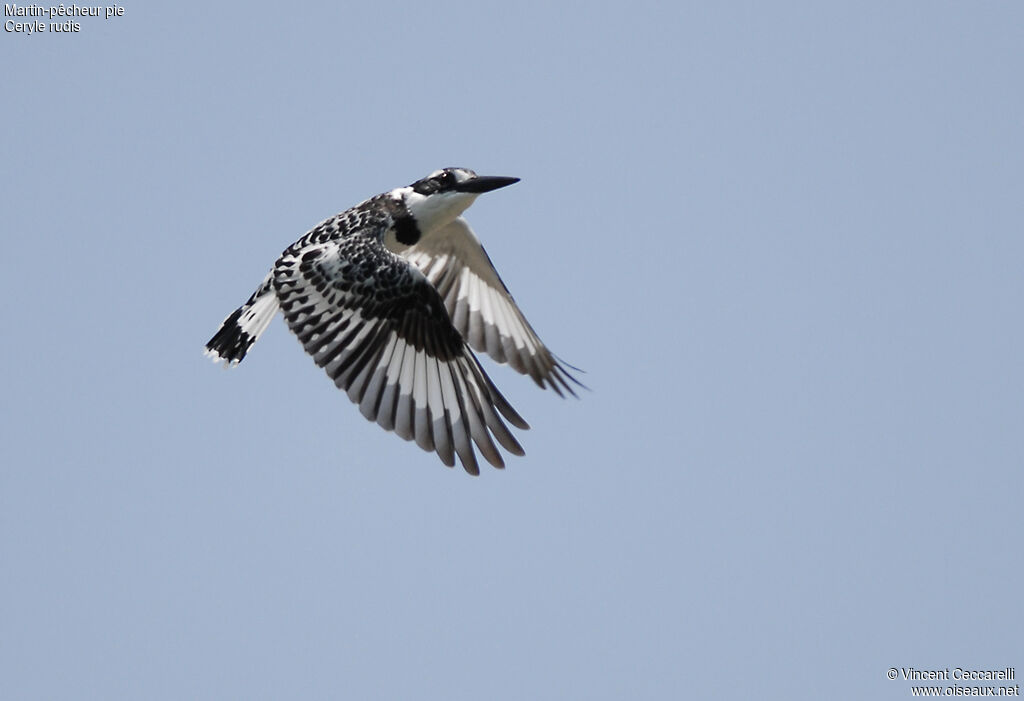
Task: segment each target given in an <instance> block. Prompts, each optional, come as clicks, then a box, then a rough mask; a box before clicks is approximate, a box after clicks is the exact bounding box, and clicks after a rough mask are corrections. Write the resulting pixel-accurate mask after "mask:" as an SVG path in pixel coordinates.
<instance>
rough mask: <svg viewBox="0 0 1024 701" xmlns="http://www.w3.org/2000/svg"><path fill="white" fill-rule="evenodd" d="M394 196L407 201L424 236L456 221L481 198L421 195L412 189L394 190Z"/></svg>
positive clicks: (469, 194)
mask: <svg viewBox="0 0 1024 701" xmlns="http://www.w3.org/2000/svg"><path fill="white" fill-rule="evenodd" d="M393 195H394V196H396V197H401V198H403V199H404V200H405V206H406V207H408V209H409V214H411V215H412V217H413V219H415V220H416V226H417V227H418V228H419V230H420V233H421V234H422V235H424V236H426V235H427V234H428V233H430V232H432V231H434V230H435V229H439V228H441V227H442V226H446V225H448V224H450V223H451V222H453V221H455V218H456V217H458V216H459V215H460V214H462V213H463V212H465V211H466V210H467V209H469V206H470V205H471V204H473V202H474V201H475V200H476V198H477V197H478V196H479V195H478V193H472V192H442V193H437V194H433V195H421V194H420V193H418V192H416V191H415V190H413V189H412V188H411V187H403V188H399V189H397V190H394V191H393Z"/></svg>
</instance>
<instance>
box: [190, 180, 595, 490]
mask: <svg viewBox="0 0 1024 701" xmlns="http://www.w3.org/2000/svg"><path fill="white" fill-rule="evenodd" d="M516 182H519V178H510V177H503V176H479V175H477V174H476V173H474V172H473V171H471V170H468V169H466V168H445V169H443V170H438V171H434V172H433V173H431V174H430V175H428V176H427V177H425V178H423V179H421V180H417V181H416V182H414V183H413V184H412V185H409V186H407V187H400V188H396V189H394V190H391V191H390V192H385V193H382V194H380V195H377V196H376V197H371V198H370V199H368V200H366V201H365V202H362V203H361V204H358V205H356V206H355V207H352V208H351V209H348V210H346V211H344V212H342V213H340V214H337V215H335V216H333V217H331V218H329V219H326V220H325V221H323V222H321V223H320V224H318V225H317V226H315V227H314V228H313V229H312V230H311V231H309V232H308V233H307V234H306V235H305V236H303V237H302V238H300V239H299V240H298V241H296V242H295V243H293V244H292V245H291V246H289V247H288V248H287V249H285V251H284V252H283V253H282V254H281V256H280V257H279V258H278V259H277V261H276V262H275V263H274V267H273V269H272V270H271V271H270V272H269V273H268V274H267V276H266V277H265V278H264V280H263V283H262V284H261V285H260V286H259V287H258V288H257V289H256V291H255V292H254V293H253V294H252V296H251V297H249V299H248V300H247V301H246V302H245V304H243V305H242V306H241V307H239V308H238V309H236V310H235V311H234V312H232V313H231V314H230V315H229V316H228V317H227V318H226V319H225V320H224V322H223V323H222V324H221V325H220V329H219V330H218V331H217V333H216V334H214V336H213V338H211V339H210V341H209V342H208V343H207V344H206V351H205V352H206V355H208V356H210V357H211V358H213V360H214V361H223V362H224V364H225V365H226V366H227V367H232V366H234V365H237V364H238V363H240V362H241V361H242V359H244V358H245V355H246V353H247V352H248V351H249V348H251V347H252V344H253V343H255V342H256V340H257V339H258V338H259V337H260V335H261V334H262V333H263V332H264V331H265V330H266V328H267V326H268V325H269V324H270V321H271V320H272V319H273V318H274V316H275V315H276V314H277V312H278V311H281V312H282V313H283V314H284V319H285V322H286V323H287V324H288V328H289V329H291V331H292V333H294V334H295V335H296V336H297V337H298V339H299V341H300V342H301V343H302V346H303V348H305V350H306V352H307V353H308V354H309V355H311V356H312V357H313V360H314V361H315V362H316V364H317V365H318V366H320V367H322V368H323V369H324V370H325V371H326V372H327V375H328V377H330V378H331V379H332V380H333V381H334V384H335V385H336V386H337V387H338V388H339V389H341V390H343V391H345V392H346V393H347V394H348V396H349V399H351V400H352V401H353V402H355V403H356V404H358V405H359V410H360V412H362V414H363V416H365V417H366V418H367V419H369V420H370V421H376V422H377V423H378V424H379V425H380V426H381V427H382V428H384V429H386V430H388V431H394V432H395V433H396V434H397V435H399V436H401V437H402V438H404V439H405V440H407V441H408V440H415V441H416V444H417V445H418V446H419V447H421V448H422V449H424V450H426V451H433V452H436V453H437V455H438V457H440V459H441V461H442V462H443V463H444V464H445V465H447V466H449V467H452V466H454V465H455V455H458V457H459V460H460V462H461V463H462V466H463V468H464V469H465V470H466V472H468V473H470V474H472V475H477V474H479V473H480V469H479V466H478V463H477V459H476V454H475V451H474V448H473V445H474V444H475V445H476V449H477V450H479V451H480V453H481V454H482V455H483V456H484V458H485V459H486V460H487V462H489V463H490V464H492V465H494V466H495V467H498V468H501V467H504V465H505V463H504V460H503V458H502V455H501V453H500V452H499V451H498V448H497V446H496V445H495V443H494V440H492V437H493V439H496V440H497V442H498V443H499V444H500V445H501V446H502V447H503V448H504V449H505V450H506V451H508V452H509V453H512V454H514V455H523V448H522V446H520V444H519V442H518V441H517V440H516V438H515V436H513V435H512V432H511V430H510V429H509V428H508V426H507V425H506V424H505V422H506V421H507V422H508V423H510V424H512V426H514V427H516V428H519V429H523V430H525V429H528V428H529V425H528V424H527V423H526V421H524V420H523V418H522V417H521V416H520V415H519V414H518V413H517V412H516V411H515V409H513V408H512V406H511V405H510V404H509V403H508V401H507V400H506V399H505V397H503V396H502V394H501V392H499V391H498V389H497V387H495V386H494V383H493V382H492V381H491V379H490V378H489V377H488V376H487V373H486V372H484V369H483V368H482V367H481V366H480V363H479V361H478V360H477V358H476V356H475V355H474V353H473V349H475V350H477V351H481V352H485V353H487V354H488V355H489V356H491V358H492V359H494V360H495V361H497V362H499V363H507V364H508V365H510V366H511V367H512V368H514V369H515V370H517V371H518V372H520V373H522V374H524V375H529V376H530V377H531V378H533V380H534V382H536V383H537V385H539V386H540V387H541V388H545V387H549V388H551V389H553V390H554V391H555V392H556V393H558V395H559V396H564V395H563V391H564V392H567V393H569V394H571V395H573V396H576V393H575V391H574V390H573V385H579V386H582V385H580V383H579V381H578V380H577V379H576V378H575V377H573V376H572V374H571V373H570V372H569V368H571V367H572V366H569V365H568V364H567V363H564V362H563V361H561V360H559V359H558V358H557V357H555V356H554V355H553V354H552V353H551V351H549V350H548V349H547V347H546V346H545V345H544V344H543V343H542V342H541V340H540V339H539V338H538V337H537V334H536V333H535V332H534V330H533V328H532V327H531V326H530V324H529V322H527V321H526V318H525V317H524V316H523V313H522V312H521V311H520V310H519V307H518V306H516V303H515V300H513V299H512V295H511V294H509V291H508V288H507V287H505V284H504V283H503V282H502V281H501V278H500V277H499V276H498V273H497V271H496V270H495V269H494V266H493V264H492V263H491V260H490V258H489V257H488V255H487V253H486V252H485V251H484V249H483V246H481V245H480V241H479V240H478V239H477V237H476V235H475V234H474V233H473V230H472V229H470V227H469V224H468V223H467V222H466V220H465V219H464V218H463V217H462V216H461V215H462V213H463V212H464V211H465V210H466V209H467V208H468V207H469V206H470V205H471V204H473V202H474V201H475V200H476V198H477V197H478V196H479V195H481V194H483V193H485V192H490V191H492V190H497V189H498V188H502V187H505V186H507V185H511V184H513V183H516ZM572 369H575V368H572ZM503 419H504V420H503Z"/></svg>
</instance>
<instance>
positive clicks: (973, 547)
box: [0, 2, 1024, 700]
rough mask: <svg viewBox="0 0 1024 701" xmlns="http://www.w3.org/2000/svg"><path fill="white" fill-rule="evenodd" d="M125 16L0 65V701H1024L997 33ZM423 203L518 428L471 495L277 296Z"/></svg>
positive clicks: (705, 8)
mask: <svg viewBox="0 0 1024 701" xmlns="http://www.w3.org/2000/svg"><path fill="white" fill-rule="evenodd" d="M628 5H629V6H628V7H627V3H613V4H602V3H573V4H562V3H550V2H543V3H540V2H538V3H521V2H520V3H485V2H475V3H466V4H454V3H447V2H415V3H410V2H392V3H365V4H362V5H356V4H352V3H333V2H332V3H327V2H324V3H319V2H304V3H299V4H297V5H295V6H288V5H285V4H281V3H262V4H261V3H238V4H235V5H227V4H223V5H217V6H214V7H210V6H208V4H206V3H202V4H199V3H197V4H194V5H187V4H181V3H169V2H165V3H150V2H130V3H127V4H126V10H125V14H124V16H123V17H121V18H118V19H114V20H110V21H106V22H105V21H104V20H103V19H82V20H81V31H80V32H79V33H77V34H73V35H47V34H43V35H34V36H24V35H14V34H9V33H4V34H3V35H2V36H0V60H2V65H3V76H4V78H3V87H2V93H3V97H2V100H3V115H4V119H3V125H4V126H3V131H4V136H3V139H2V146H0V149H2V151H0V159H2V163H3V166H2V176H0V177H2V180H0V193H2V194H0V198H2V206H3V221H4V224H3V236H4V238H3V244H4V246H3V276H2V278H0V279H2V283H0V284H2V293H3V297H2V299H3V307H2V320H3V329H4V332H3V333H4V339H5V340H4V343H3V361H4V367H5V371H4V373H3V388H2V397H3V399H2V427H3V428H2V431H3V441H2V444H0V460H2V471H0V480H2V482H0V561H2V564H0V568H2V569H0V572H2V574H0V697H2V698H4V699H185V698H196V699H226V698H246V699H281V698H311V699H331V698H353V699H400V698H424V699H510V700H511V699H575V698H579V699H583V698H587V699H629V698H648V699H664V698H696V699H701V698H705V699H706V698H721V699H752V698H771V699H822V698H839V699H869V698H872V699H883V698H892V699H902V698H907V697H909V696H910V684H909V682H903V681H897V682H890V681H888V680H887V679H886V678H885V672H886V670H887V669H888V668H889V667H910V666H914V667H917V668H936V667H937V668H944V667H947V666H949V667H955V666H968V667H969V666H974V667H983V668H999V667H1003V666H1008V665H1011V666H1012V665H1016V666H1017V668H1018V669H1019V670H1022V673H1024V644H1022V632H1021V631H1022V624H1024V612H1022V605H1021V594H1020V591H1021V579H1022V568H1021V536H1022V523H1024V519H1022V516H1021V494H1022V487H1024V478H1022V470H1021V467H1022V464H1024V438H1022V436H1024V432H1022V420H1024V361H1022V358H1024V332H1022V324H1021V300H1022V296H1024V276H1022V271H1024V243H1022V235H1024V204H1022V203H1024V119H1022V112H1024V100H1022V97H1021V96H1022V76H1024V5H1022V4H1021V3H1019V2H986V3H978V2H953V3H949V2H906V3H875V4H873V5H865V4H861V3H844V4H842V5H839V4H831V5H830V6H825V5H823V4H821V3H806V4H792V3H771V4H769V3H755V2H751V3H706V2H702V3H685V4H674V5H673V4H670V3H658V4H653V3H651V4H646V3H640V4H637V3H629V4H628ZM448 165H461V166H467V167H470V168H474V169H476V170H478V171H479V172H481V173H486V174H496V175H516V176H520V177H521V178H523V181H522V182H521V183H520V184H518V185H516V186H514V187H512V188H509V189H507V190H502V191H500V192H497V193H494V194H491V195H487V196H485V197H483V198H481V200H480V201H479V202H478V203H477V204H476V206H475V207H474V209H473V210H471V211H470V213H469V214H470V215H471V216H470V220H471V222H472V223H473V224H474V226H475V228H476V230H477V231H478V233H479V234H480V235H481V237H482V238H483V239H484V241H485V243H486V245H487V246H488V250H489V252H490V253H491V256H492V258H493V259H494V260H495V261H496V263H497V265H498V267H499V268H500V270H501V272H502V274H503V276H504V277H505V280H506V282H507V283H508V285H509V286H510V288H511V289H512V291H513V293H514V294H515V295H516V297H517V299H518V301H519V302H520V303H521V305H522V307H523V308H524V309H525V310H526V312H527V314H528V316H529V318H530V319H531V321H532V322H533V324H534V326H535V327H536V328H537V329H538V331H539V332H540V333H541V335H542V337H543V338H544V339H545V340H546V341H547V342H548V343H549V344H550V345H551V347H552V348H553V349H554V350H555V351H556V352H557V353H559V354H560V355H561V356H563V357H564V358H565V359H566V360H568V361H569V362H571V363H574V364H577V365H579V366H581V367H583V368H585V369H586V370H587V371H588V372H587V375H586V377H585V381H586V382H587V383H588V384H589V385H590V386H591V387H592V388H593V391H592V392H590V393H586V394H585V396H583V398H582V399H581V400H580V401H575V400H569V401H563V400H559V399H558V398H557V397H555V396H554V395H552V394H550V393H543V392H540V391H538V390H536V389H535V388H534V387H533V385H532V383H531V382H529V381H528V380H525V379H523V378H520V377H519V376H517V375H515V374H514V373H512V372H511V371H508V370H507V369H504V368H498V367H496V366H495V365H494V364H493V363H489V362H486V363H485V366H486V367H487V368H488V369H489V370H492V375H493V376H494V378H495V380H496V381H497V382H498V384H499V385H500V386H501V388H502V389H503V390H504V391H505V393H506V394H507V395H508V396H509V398H510V399H511V400H512V401H513V403H514V404H515V406H516V407H517V408H518V409H519V410H520V411H521V413H522V414H523V415H524V416H525V417H526V418H527V419H528V420H529V421H530V422H531V423H532V424H533V426H534V428H533V430H531V431H529V432H527V433H525V434H523V436H522V439H523V442H524V444H525V447H526V449H527V456H526V457H525V458H521V459H513V460H511V461H510V465H509V468H508V469H507V470H506V471H505V472H497V471H494V470H490V469H488V470H487V471H485V472H484V474H483V475H482V476H481V477H479V478H477V479H473V478H470V477H468V476H466V475H465V474H463V473H462V472H461V471H459V470H454V471H449V470H446V469H445V468H444V467H443V466H442V465H441V464H440V463H439V462H438V461H437V460H436V458H435V457H433V456H431V455H428V454H426V453H423V452H421V451H420V450H419V449H417V448H416V447H415V446H412V445H410V444H407V443H404V442H403V441H401V440H398V439H396V438H395V437H394V436H392V435H389V434H386V433H384V432H383V431H381V430H379V429H378V428H376V427H375V426H373V425H371V424H369V423H367V422H366V421H364V420H363V419H362V418H361V417H360V415H359V413H358V411H356V410H355V408H354V407H352V406H351V405H350V403H349V401H348V399H347V398H346V397H345V396H344V395H342V394H341V393H339V392H337V391H336V390H335V389H334V388H333V387H332V385H331V383H330V382H329V381H328V380H327V379H326V378H325V377H324V376H323V373H322V372H321V371H320V370H318V369H317V368H316V367H315V366H314V365H313V363H312V362H311V361H310V360H309V358H307V357H305V355H304V354H303V353H302V351H301V348H300V347H299V344H298V343H297V342H296V341H295V339H294V338H292V337H291V335H290V334H289V333H288V332H287V331H286V329H285V327H284V325H283V324H282V323H281V322H280V321H275V323H274V324H273V325H272V326H271V327H270V329H269V331H268V332H267V334H266V336H265V337H264V339H263V340H261V341H260V343H259V344H258V345H257V346H256V347H255V348H254V350H253V352H252V353H251V355H250V356H249V358H248V359H247V360H246V362H245V363H244V364H243V365H242V366H241V367H240V368H238V369H237V370H234V371H232V372H230V373H227V372H223V371H220V370H218V369H217V368H215V367H214V366H213V365H211V364H210V363H209V362H208V361H207V360H206V359H204V358H203V357H202V356H201V355H200V349H201V346H202V344H203V343H204V342H205V341H206V340H207V339H208V338H209V336H210V335H211V334H212V333H213V331H214V330H215V329H216V327H217V324H218V323H219V322H220V321H221V319H222V318H223V317H224V316H225V315H226V314H228V313H229V312H230V311H231V310H232V309H234V307H235V306H237V305H238V304H239V303H240V302H242V301H243V300H244V299H245V298H246V297H247V296H248V295H249V293H250V292H251V291H252V289H253V288H254V287H255V286H256V285H257V284H258V283H259V281H260V280H261V278H262V276H263V275H264V273H265V272H266V270H267V269H268V268H269V267H270V265H271V264H272V262H273V260H274V258H275V257H276V255H277V254H278V253H279V252H280V251H281V250H282V249H283V248H284V247H285V246H287V245H288V244H290V243H291V242H292V241H293V240H294V239H296V238H298V236H300V235H301V234H302V233H304V232H305V231H306V230H307V229H308V228H309V227H310V226H312V225H313V224H315V223H317V222H318V221H320V220H321V219H323V218H325V217H327V216H329V215H331V214H333V213H335V212H337V211H340V210H342V209H345V208H347V207H348V206H350V205H352V204H354V203H356V202H358V201H359V200H361V199H363V198H364V197H367V196H370V195H373V194H376V193H378V192H380V191H383V190H387V189H390V188H392V187H396V186H399V185H404V184H408V183H409V182H411V181H412V180H415V179H416V178H419V177H421V176H423V175H425V174H426V173H428V172H430V171H431V170H433V169H435V168H439V167H442V166H448Z"/></svg>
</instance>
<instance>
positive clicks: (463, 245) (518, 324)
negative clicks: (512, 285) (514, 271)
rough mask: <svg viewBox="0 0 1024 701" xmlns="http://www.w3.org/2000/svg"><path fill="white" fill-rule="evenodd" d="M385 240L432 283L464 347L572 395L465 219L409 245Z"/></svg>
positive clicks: (562, 373) (561, 369)
mask: <svg viewBox="0 0 1024 701" xmlns="http://www.w3.org/2000/svg"><path fill="white" fill-rule="evenodd" d="M385 243H386V244H387V246H388V248H389V249H390V250H392V251H394V252H395V253H397V254H398V255H400V256H402V257H403V258H405V259H406V260H408V261H409V262H410V263H412V264H413V265H414V266H416V267H417V268H418V269H419V270H420V271H422V272H423V274H424V275H425V276H426V277H427V279H428V280H429V281H430V282H431V284H433V285H434V287H435V288H436V289H437V291H438V293H439V294H440V295H441V297H442V298H443V299H444V304H445V307H446V308H447V309H448V314H449V315H450V316H451V319H452V324H454V326H455V328H456V329H457V330H458V331H459V332H460V333H461V334H463V335H464V336H465V337H466V339H467V340H468V341H469V345H470V346H472V347H473V348H474V349H475V350H478V351H481V352H486V353H487V354H488V355H490V356H491V357H492V358H493V359H494V360H496V361H498V362H499V363H508V364H509V365H510V366H512V367H513V368H514V369H516V370H517V371H519V372H520V373H523V374H524V375H529V376H530V377H532V378H533V380H534V382H536V383H537V384H538V385H539V386H540V387H544V386H545V385H547V386H549V387H551V388H552V389H553V390H555V392H557V393H558V394H559V395H561V394H562V388H564V389H565V390H566V391H568V392H569V393H570V394H572V395H574V396H575V394H576V393H575V392H574V391H573V388H572V386H571V385H570V382H572V383H573V384H577V385H578V384H579V381H578V380H576V378H575V377H573V376H572V375H571V374H570V373H569V372H568V370H566V367H565V365H564V364H563V363H562V362H561V361H559V360H558V358H556V357H555V356H554V354H553V353H551V351H549V350H548V349H547V347H546V346H545V345H544V344H543V343H541V340H540V338H538V337H537V334H536V332H535V331H534V330H533V328H532V327H531V326H530V324H529V322H527V321H526V318H525V317H524V316H523V313H522V312H521V311H520V310H519V307H518V306H516V302H515V300H514V299H512V295H511V294H510V293H509V291H508V288H507V287H505V283H504V282H502V280H501V277H499V276H498V272H497V271H496V270H495V269H494V265H493V264H492V263H491V259H490V257H489V256H488V255H487V252H486V251H485V250H484V248H483V246H482V245H480V241H479V239H477V237H476V234H474V233H473V230H472V229H470V228H469V223H468V222H466V220H465V219H463V218H462V217H458V218H456V219H455V220H454V221H453V222H452V223H450V224H448V225H447V226H444V227H441V228H439V229H437V230H435V231H432V232H430V233H428V234H425V235H423V236H422V237H421V238H420V240H419V241H418V242H417V243H416V244H415V245H413V246H404V245H402V244H401V243H398V242H397V240H394V239H393V238H391V237H386V238H385Z"/></svg>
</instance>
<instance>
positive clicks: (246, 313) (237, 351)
mask: <svg viewBox="0 0 1024 701" xmlns="http://www.w3.org/2000/svg"><path fill="white" fill-rule="evenodd" d="M278 308H279V304H278V301H277V294H276V293H275V291H274V283H273V273H269V274H268V275H267V277H266V278H264V279H263V284H262V285H260V286H259V289H257V290H256V291H255V292H253V293H252V296H251V297H250V298H249V299H248V301H247V302H246V303H245V304H243V305H242V306H240V307H239V308H238V309H236V310H235V311H233V312H231V314H230V315H229V316H228V318H227V319H225V320H224V322H223V323H222V324H221V325H220V328H219V329H217V333H215V334H214V335H213V338H211V339H210V340H209V341H208V342H207V344H206V350H205V351H204V352H205V355H207V356H209V357H210V358H212V359H213V361H214V362H220V361H222V360H223V361H224V365H225V367H230V366H233V365H237V364H238V363H240V362H242V359H243V358H245V354H246V353H248V352H249V348H251V347H252V344H254V343H256V339H258V338H259V337H260V334H262V333H263V332H264V331H266V329H267V326H268V325H269V324H270V320H271V319H273V318H274V315H275V314H277V310H278Z"/></svg>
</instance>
